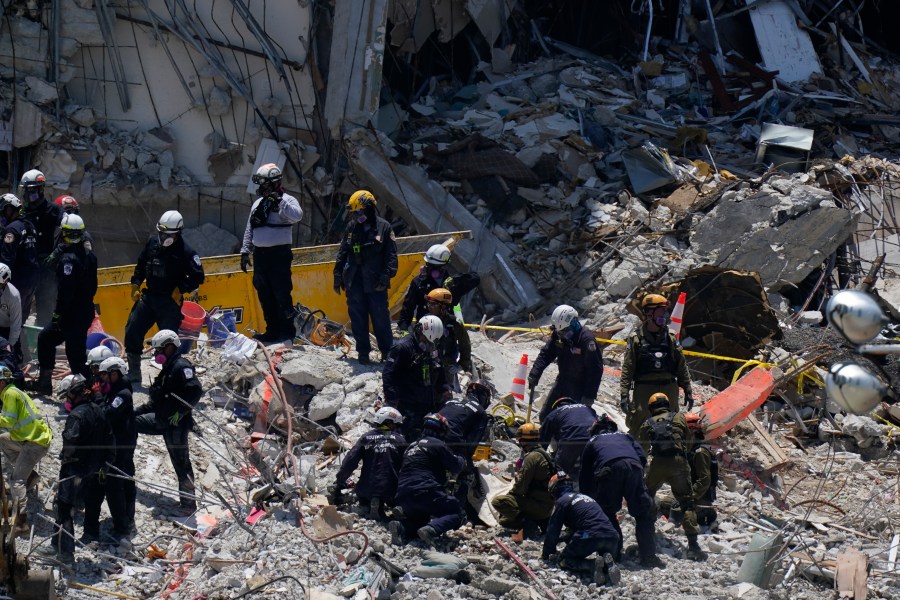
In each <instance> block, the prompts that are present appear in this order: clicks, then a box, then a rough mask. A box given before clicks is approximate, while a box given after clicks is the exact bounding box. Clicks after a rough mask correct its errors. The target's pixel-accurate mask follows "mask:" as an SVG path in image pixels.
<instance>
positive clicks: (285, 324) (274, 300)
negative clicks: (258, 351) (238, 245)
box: [253, 245, 296, 338]
mask: <svg viewBox="0 0 900 600" xmlns="http://www.w3.org/2000/svg"><path fill="white" fill-rule="evenodd" d="M292 259H293V254H292V253H291V247H290V245H287V246H272V247H270V248H254V250H253V287H255V288H256V294H257V296H259V304H260V306H261V307H262V311H263V319H265V321H266V333H271V334H278V335H283V336H285V337H291V338H293V337H294V335H295V334H296V331H295V330H294V300H293V298H292V297H291V291H292V290H293V289H294V285H293V282H292V281H291V260H292Z"/></svg>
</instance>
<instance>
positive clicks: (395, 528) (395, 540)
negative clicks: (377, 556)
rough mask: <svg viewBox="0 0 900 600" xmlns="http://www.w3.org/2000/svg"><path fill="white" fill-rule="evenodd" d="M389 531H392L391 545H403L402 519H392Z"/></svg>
mask: <svg viewBox="0 0 900 600" xmlns="http://www.w3.org/2000/svg"><path fill="white" fill-rule="evenodd" d="M388 531H390V532H391V545H393V546H402V545H403V536H404V534H405V533H406V532H405V531H404V527H403V523H401V522H400V521H391V522H390V523H388Z"/></svg>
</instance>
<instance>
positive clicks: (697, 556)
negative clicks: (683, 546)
mask: <svg viewBox="0 0 900 600" xmlns="http://www.w3.org/2000/svg"><path fill="white" fill-rule="evenodd" d="M687 539H688V549H687V558H688V560H696V561H698V562H701V561H704V560H706V552H704V551H703V548H701V547H700V544H699V543H697V535H696V534H694V535H689V536H687Z"/></svg>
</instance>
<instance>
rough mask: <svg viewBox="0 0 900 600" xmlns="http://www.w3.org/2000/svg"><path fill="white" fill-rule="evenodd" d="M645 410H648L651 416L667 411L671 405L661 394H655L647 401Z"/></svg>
mask: <svg viewBox="0 0 900 600" xmlns="http://www.w3.org/2000/svg"><path fill="white" fill-rule="evenodd" d="M647 408H648V409H650V413H651V414H656V413H658V412H660V411H663V410H669V408H671V405H670V404H669V397H668V396H666V395H665V394H663V393H662V392H656V393H655V394H653V395H652V396H650V399H649V400H648V401H647Z"/></svg>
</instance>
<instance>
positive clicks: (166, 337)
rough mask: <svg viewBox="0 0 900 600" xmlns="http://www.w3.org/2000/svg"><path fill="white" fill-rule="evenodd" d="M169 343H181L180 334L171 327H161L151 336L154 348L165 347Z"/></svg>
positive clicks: (151, 344) (151, 345)
mask: <svg viewBox="0 0 900 600" xmlns="http://www.w3.org/2000/svg"><path fill="white" fill-rule="evenodd" d="M169 344H175V346H180V345H181V340H180V339H179V338H178V334H177V333H175V332H174V331H172V330H171V329H160V330H159V331H157V332H156V335H154V336H153V337H152V338H150V347H151V348H154V349H156V348H165V347H166V346H168V345H169Z"/></svg>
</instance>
